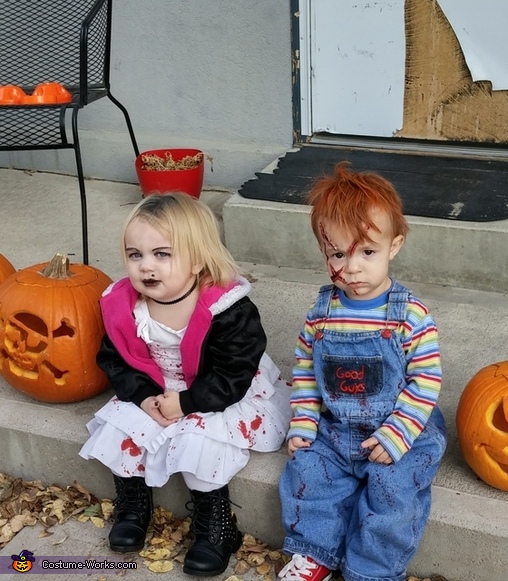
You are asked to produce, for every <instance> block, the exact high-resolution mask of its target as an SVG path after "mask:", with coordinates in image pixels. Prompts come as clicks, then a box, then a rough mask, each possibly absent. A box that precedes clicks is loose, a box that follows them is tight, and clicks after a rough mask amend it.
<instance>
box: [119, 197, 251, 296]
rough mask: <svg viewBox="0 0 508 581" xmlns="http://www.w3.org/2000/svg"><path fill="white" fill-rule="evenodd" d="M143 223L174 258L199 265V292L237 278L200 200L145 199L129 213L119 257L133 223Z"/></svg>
mask: <svg viewBox="0 0 508 581" xmlns="http://www.w3.org/2000/svg"><path fill="white" fill-rule="evenodd" d="M136 218H137V219H140V220H143V221H145V222H146V223H147V224H149V225H150V226H152V228H155V230H157V231H158V232H159V233H160V234H162V236H164V238H165V239H166V240H168V241H169V242H171V246H172V248H173V251H174V253H175V255H176V256H177V257H181V256H188V257H189V258H190V260H191V264H202V265H203V268H202V270H201V272H200V273H199V275H198V284H199V288H204V287H207V286H214V285H218V286H226V285H227V284H228V283H230V282H231V281H232V280H233V279H234V278H236V277H237V276H238V274H239V268H238V266H237V265H236V263H235V261H234V259H233V257H232V256H231V254H230V253H229V251H228V250H227V248H226V247H225V246H224V245H223V244H222V241H221V239H220V234H219V228H218V223H217V219H216V218H215V216H214V214H213V212H212V211H211V210H210V208H209V207H208V206H207V205H206V204H205V203H203V202H201V201H200V200H197V199H196V198H193V197H191V196H189V195H188V194H182V193H179V192H176V193H171V194H165V195H156V196H147V197H146V198H144V199H143V200H142V201H141V202H139V204H137V206H136V207H135V208H134V209H133V210H132V212H131V213H130V214H129V216H128V217H127V220H126V222H125V225H124V228H123V232H122V238H121V247H122V256H123V258H124V261H125V260H126V258H127V257H126V254H125V232H126V230H127V227H128V225H129V224H130V223H131V222H132V221H133V220H135V219H136Z"/></svg>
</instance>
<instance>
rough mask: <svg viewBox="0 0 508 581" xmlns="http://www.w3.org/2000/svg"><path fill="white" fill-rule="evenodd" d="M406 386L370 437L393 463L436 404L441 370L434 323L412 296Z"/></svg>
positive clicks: (419, 430)
mask: <svg viewBox="0 0 508 581" xmlns="http://www.w3.org/2000/svg"><path fill="white" fill-rule="evenodd" d="M404 331H405V339H404V344H403V348H404V351H405V353H406V361H407V368H406V387H405V388H404V389H403V390H402V391H401V392H400V394H399V396H398V398H397V402H396V404H395V407H394V410H393V412H392V413H391V414H390V415H389V416H388V418H387V419H386V420H385V421H384V422H383V424H382V425H381V426H380V428H379V429H378V430H376V432H374V434H373V436H374V437H376V438H377V439H378V441H379V442H380V444H381V445H382V446H383V447H384V448H385V450H386V451H387V452H388V453H389V454H390V456H391V458H392V460H393V461H394V462H396V461H397V460H400V458H402V456H403V455H404V454H405V453H406V452H407V451H408V450H410V449H411V447H412V445H413V442H414V441H415V439H416V438H417V437H418V436H419V435H420V434H421V432H422V430H423V429H424V428H425V424H426V423H427V420H428V419H429V416H430V414H431V412H432V410H433V409H434V406H435V405H436V402H437V399H438V396H439V391H440V389H441V379H442V369H441V356H440V352H439V344H438V333H437V329H436V325H435V323H434V321H433V319H432V317H431V316H430V315H429V312H428V310H427V308H426V307H425V306H424V305H423V304H422V303H420V302H419V301H418V300H416V299H414V298H413V297H411V299H410V303H409V304H408V317H407V319H406V323H405V324H404Z"/></svg>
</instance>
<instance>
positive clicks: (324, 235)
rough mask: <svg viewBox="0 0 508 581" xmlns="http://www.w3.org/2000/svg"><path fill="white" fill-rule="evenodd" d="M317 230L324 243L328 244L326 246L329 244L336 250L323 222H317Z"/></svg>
mask: <svg viewBox="0 0 508 581" xmlns="http://www.w3.org/2000/svg"><path fill="white" fill-rule="evenodd" d="M319 232H320V234H321V238H322V239H323V240H324V241H325V243H326V244H328V246H331V247H332V248H333V249H334V250H338V247H337V246H336V245H335V244H334V243H333V242H332V241H331V240H330V238H329V237H328V234H327V233H326V230H325V227H324V224H323V222H319Z"/></svg>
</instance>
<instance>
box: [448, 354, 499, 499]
mask: <svg viewBox="0 0 508 581" xmlns="http://www.w3.org/2000/svg"><path fill="white" fill-rule="evenodd" d="M456 422H457V432H458V437H459V444H460V449H461V451H462V455H463V456H464V459H465V460H466V462H467V463H468V464H469V466H470V467H471V468H472V470H473V471H474V472H475V473H476V474H477V475H478V476H479V477H480V478H481V479H482V480H483V481H484V482H486V483H487V484H489V485H490V486H493V487H494V488H499V489H500V490H506V491H508V361H501V362H499V363H494V364H492V365H489V366H488V367H484V368H483V369H481V370H480V371H479V372H478V373H477V374H476V375H475V376H474V377H473V378H472V379H471V380H470V381H469V383H468V384H467V385H466V387H465V389H464V391H463V392H462V395H461V397H460V400H459V405H458V407H457V415H456Z"/></svg>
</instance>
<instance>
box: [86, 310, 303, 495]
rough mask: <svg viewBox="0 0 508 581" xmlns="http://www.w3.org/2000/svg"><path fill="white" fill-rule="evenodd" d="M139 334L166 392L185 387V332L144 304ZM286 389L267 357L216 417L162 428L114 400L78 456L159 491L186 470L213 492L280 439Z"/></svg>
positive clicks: (138, 314)
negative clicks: (248, 383) (139, 479)
mask: <svg viewBox="0 0 508 581" xmlns="http://www.w3.org/2000/svg"><path fill="white" fill-rule="evenodd" d="M134 316H135V319H136V325H137V333H138V337H141V338H142V339H143V340H144V341H145V342H146V344H147V345H148V348H149V351H150V354H151V356H152V358H153V359H154V361H155V362H156V363H157V364H158V365H159V367H160V368H161V371H162V374H163V377H164V381H165V389H166V390H173V391H182V390H184V389H187V387H186V385H185V382H184V379H183V375H182V369H181V359H180V349H179V345H180V341H181V339H182V337H183V335H184V333H185V329H182V330H180V331H174V330H173V329H171V328H169V327H167V326H165V325H163V324H161V323H159V322H157V321H155V320H153V319H152V318H151V317H150V314H149V312H148V307H147V305H146V303H145V302H138V304H137V305H136V307H135V309H134ZM290 391H291V390H290V387H289V384H288V383H287V382H285V381H283V380H282V379H281V377H280V372H279V369H278V368H277V366H276V365H275V364H274V363H273V361H272V360H271V359H270V357H268V355H267V354H266V353H265V354H263V357H262V358H261V362H260V364H259V369H258V372H257V374H256V376H255V377H254V379H253V381H252V384H251V386H250V388H249V390H248V391H247V394H246V395H245V397H244V398H243V399H242V400H241V401H239V402H238V403H235V404H233V405H231V406H229V407H228V408H226V409H225V410H224V411H222V412H208V413H192V414H189V415H187V416H185V417H183V418H182V419H180V420H179V421H178V422H177V423H175V424H172V425H170V426H168V427H167V428H164V427H162V426H160V425H159V424H158V423H157V422H155V421H154V420H152V419H151V418H150V417H149V416H148V414H146V413H145V412H144V411H143V410H141V409H140V408H139V407H138V406H136V405H135V404H133V403H130V402H123V401H120V400H119V399H118V398H117V397H113V398H112V399H111V400H110V401H109V402H108V403H107V404H106V405H105V406H103V407H102V408H101V409H100V410H99V411H98V412H97V413H96V414H95V416H94V418H93V419H92V420H91V421H90V422H88V424H87V428H88V431H89V432H90V434H91V436H90V438H89V439H88V440H87V442H86V443H85V444H84V446H83V448H82V449H81V451H80V456H82V457H83V458H85V459H87V460H88V459H91V458H95V459H96V460H99V461H100V462H102V463H103V464H105V465H106V466H107V467H108V468H109V469H110V470H111V471H112V472H113V473H114V474H116V475H117V476H121V477H126V478H128V477H131V476H141V477H144V478H145V481H146V483H147V485H148V486H155V487H160V486H163V485H164V484H165V483H166V482H167V481H168V480H169V478H170V477H171V475H172V474H174V473H175V472H190V473H191V474H194V475H195V476H196V478H198V479H200V480H204V481H206V482H210V483H217V487H218V488H219V487H222V486H224V485H225V484H227V483H228V482H229V481H230V480H231V479H232V478H233V476H235V474H237V473H238V472H239V471H240V470H241V469H242V468H244V467H245V465H246V464H247V462H248V460H249V450H256V451H259V452H273V451H275V450H278V449H279V448H280V446H281V445H282V443H283V442H284V440H285V436H286V433H287V430H288V427H289V421H290V419H291V417H292V411H291V408H290V405H289V396H290Z"/></svg>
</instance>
